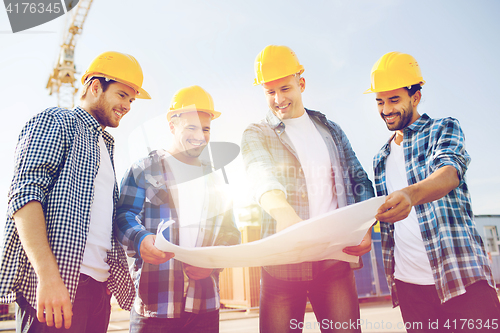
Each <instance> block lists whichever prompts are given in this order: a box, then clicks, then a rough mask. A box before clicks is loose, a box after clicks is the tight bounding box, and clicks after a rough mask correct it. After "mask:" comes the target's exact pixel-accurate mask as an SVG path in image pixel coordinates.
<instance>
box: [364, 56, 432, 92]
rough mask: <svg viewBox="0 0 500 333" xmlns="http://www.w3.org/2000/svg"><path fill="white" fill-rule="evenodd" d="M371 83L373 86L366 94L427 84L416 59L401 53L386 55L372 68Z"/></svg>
mask: <svg viewBox="0 0 500 333" xmlns="http://www.w3.org/2000/svg"><path fill="white" fill-rule="evenodd" d="M371 81H372V85H371V87H370V89H368V90H366V91H365V92H364V93H365V94H369V93H373V92H381V91H391V90H395V89H399V88H403V87H409V86H412V85H414V84H420V85H421V86H422V85H424V83H425V81H424V79H423V78H422V73H421V72H420V66H418V63H417V61H416V60H415V58H413V57H412V56H411V55H409V54H405V53H400V52H389V53H386V54H384V55H383V56H382V58H380V59H379V60H378V61H377V62H376V63H375V65H373V67H372V72H371Z"/></svg>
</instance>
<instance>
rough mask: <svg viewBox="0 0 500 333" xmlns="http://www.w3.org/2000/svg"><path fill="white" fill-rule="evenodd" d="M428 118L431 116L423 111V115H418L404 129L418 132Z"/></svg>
mask: <svg viewBox="0 0 500 333" xmlns="http://www.w3.org/2000/svg"><path fill="white" fill-rule="evenodd" d="M430 119H431V118H430V117H429V116H428V115H427V114H426V113H424V114H423V115H421V116H420V118H418V119H417V120H415V121H414V122H413V123H412V124H410V125H408V126H407V127H406V128H405V131H415V132H418V131H420V129H422V128H423V127H424V126H425V125H426V124H427V123H428V122H429V121H430Z"/></svg>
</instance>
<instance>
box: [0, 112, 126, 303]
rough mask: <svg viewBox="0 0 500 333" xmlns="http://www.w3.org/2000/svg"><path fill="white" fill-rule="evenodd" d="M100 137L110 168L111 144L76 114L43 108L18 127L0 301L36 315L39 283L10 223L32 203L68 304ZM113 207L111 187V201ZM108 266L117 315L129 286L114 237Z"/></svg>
mask: <svg viewBox="0 0 500 333" xmlns="http://www.w3.org/2000/svg"><path fill="white" fill-rule="evenodd" d="M100 134H102V136H103V139H104V142H105V143H106V147H107V148H108V151H109V154H110V157H111V161H113V149H114V140H113V137H112V136H111V135H109V134H108V133H107V132H105V131H103V130H102V127H101V126H100V125H99V123H98V122H97V121H96V119H95V118H94V117H92V116H91V115H90V114H89V113H87V112H86V111H85V110H83V109H81V108H79V107H76V108H75V109H73V110H65V109H60V108H50V109H46V110H44V111H42V112H41V113H39V114H37V115H36V116H35V117H33V118H32V119H31V120H30V121H29V122H28V123H27V124H26V125H25V126H24V128H23V130H22V132H21V134H20V136H19V140H18V143H17V147H16V153H15V171H14V177H13V179H12V183H11V187H10V191H9V201H8V211H7V222H6V225H5V236H4V237H5V238H4V245H3V254H2V257H1V261H0V263H1V269H0V302H4V303H11V302H14V301H15V299H16V294H17V293H20V294H22V295H23V296H24V297H25V298H26V299H27V300H28V302H29V303H30V304H31V306H33V307H34V308H36V287H37V281H38V280H37V276H36V274H35V271H34V270H33V266H31V264H30V263H29V261H28V258H27V256H26V253H25V252H24V250H23V248H22V245H21V242H20V240H19V235H18V233H17V229H16V226H15V224H14V220H13V219H12V215H13V214H14V213H15V212H16V211H18V210H19V209H20V208H21V207H23V206H24V205H25V204H27V203H28V202H30V201H33V200H35V201H39V202H40V203H41V205H42V207H43V211H44V213H45V220H46V224H47V237H48V240H49V244H50V247H51V249H52V252H53V253H54V256H55V258H56V260H57V263H58V265H59V271H60V274H61V277H62V279H63V281H64V283H65V285H66V287H67V288H68V291H69V294H70V297H71V301H72V302H73V301H74V299H75V294H76V289H77V286H78V281H79V276H80V266H81V263H82V260H83V252H84V249H85V244H86V242H87V234H88V230H89V227H90V211H91V208H92V201H93V197H94V193H93V191H94V180H95V177H96V175H97V171H98V168H99V161H100V150H99V145H98V139H99V135H100ZM117 200H118V188H117V186H116V182H115V191H114V202H115V203H116V201H117ZM108 264H109V266H110V274H111V275H110V277H109V278H108V288H109V290H110V291H111V292H112V293H113V295H114V296H115V297H116V298H117V300H118V302H119V304H120V306H121V307H122V308H124V309H130V308H131V305H132V302H133V297H134V286H133V282H132V279H131V277H130V274H129V272H128V265H127V259H126V256H125V252H124V250H123V248H122V247H121V246H120V244H119V243H118V242H117V241H116V240H115V238H114V237H113V239H112V249H111V251H109V252H108Z"/></svg>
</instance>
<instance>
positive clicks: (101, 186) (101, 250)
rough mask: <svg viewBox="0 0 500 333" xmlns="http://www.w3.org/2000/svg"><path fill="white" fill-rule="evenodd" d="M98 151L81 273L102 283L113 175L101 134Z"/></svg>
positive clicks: (106, 273) (110, 226) (106, 269)
mask: <svg viewBox="0 0 500 333" xmlns="http://www.w3.org/2000/svg"><path fill="white" fill-rule="evenodd" d="M99 149H100V158H101V159H100V162H99V169H98V171H97V175H96V177H95V182H94V201H93V202H92V208H91V211H90V229H89V234H88V236H87V244H86V246H85V251H84V253H83V262H82V266H81V269H80V272H81V273H83V274H86V275H88V276H91V277H93V278H94V279H95V280H97V281H100V282H104V281H106V280H107V279H108V277H109V265H108V264H107V262H106V261H107V258H108V255H107V252H108V251H110V250H111V236H112V235H111V233H112V229H113V189H114V185H115V173H114V171H113V165H112V164H111V158H110V157H109V153H108V149H107V148H106V145H105V143H104V140H103V138H102V135H99Z"/></svg>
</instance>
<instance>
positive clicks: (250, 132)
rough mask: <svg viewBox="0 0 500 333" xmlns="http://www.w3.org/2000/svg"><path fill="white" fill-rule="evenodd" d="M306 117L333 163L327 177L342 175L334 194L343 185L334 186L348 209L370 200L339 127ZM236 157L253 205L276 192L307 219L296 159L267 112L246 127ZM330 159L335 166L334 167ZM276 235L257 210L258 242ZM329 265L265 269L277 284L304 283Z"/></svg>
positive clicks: (314, 116)
mask: <svg viewBox="0 0 500 333" xmlns="http://www.w3.org/2000/svg"><path fill="white" fill-rule="evenodd" d="M306 111H307V113H308V115H309V117H310V118H311V120H312V121H313V123H314V124H315V126H316V128H317V129H318V131H319V132H320V134H322V137H323V139H324V140H325V143H326V146H327V149H328V151H329V153H330V159H331V160H332V171H333V172H334V173H336V172H338V173H341V175H342V180H343V193H340V192H339V188H342V187H339V186H341V185H342V184H335V187H336V188H335V192H337V195H344V194H345V198H346V204H347V205H351V204H354V203H356V202H360V201H363V200H367V199H369V198H371V197H373V196H374V191H373V186H372V183H371V181H370V180H369V179H368V176H367V174H366V172H365V171H364V169H363V167H362V166H361V164H360V163H359V161H358V159H357V157H356V155H355V153H354V151H353V150H352V148H351V144H350V143H349V140H348V139H347V136H346V135H345V133H344V132H343V131H342V129H341V128H340V126H339V125H337V124H336V123H334V122H332V121H330V120H328V119H326V117H325V115H323V114H322V113H320V112H317V111H312V110H307V109H306ZM313 148H314V147H311V149H313ZM241 151H242V154H243V161H244V163H245V167H246V171H247V175H248V178H249V183H250V184H251V186H252V194H253V196H254V199H255V201H256V202H257V203H260V197H261V196H262V194H264V193H266V192H268V191H271V190H281V191H283V192H284V193H285V194H286V196H287V201H288V203H289V204H290V205H291V206H292V207H293V209H294V210H295V212H296V213H297V214H298V216H299V217H300V218H302V219H304V220H306V219H308V218H309V199H308V195H307V186H306V179H305V175H304V172H303V170H302V167H301V164H300V162H299V158H298V156H297V153H296V152H295V150H294V149H293V147H292V145H291V141H290V140H289V138H288V137H287V136H286V135H285V124H284V123H283V122H282V121H281V120H280V119H279V118H278V117H276V116H275V115H274V114H273V113H272V111H270V110H269V111H268V113H267V116H266V119H265V120H262V121H261V122H259V123H255V124H251V125H250V126H248V127H247V129H246V130H245V132H244V133H243V138H242V143H241ZM337 157H338V158H337ZM334 158H335V159H338V161H334ZM338 162H340V164H338ZM335 165H340V169H341V170H334V169H336V168H335ZM332 176H334V175H332ZM275 233H276V220H274V219H273V218H272V217H271V215H269V214H268V213H266V212H265V211H264V210H262V229H261V236H262V238H264V237H268V236H270V235H273V234H275ZM329 262H330V263H331V261H320V262H304V263H298V264H289V265H278V266H266V267H264V268H265V269H266V271H268V272H269V273H270V274H271V275H272V276H273V277H275V278H278V279H281V280H286V281H309V280H312V279H313V278H314V277H315V276H316V275H317V274H318V273H320V272H321V271H322V270H323V269H326V268H328V265H329Z"/></svg>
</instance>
